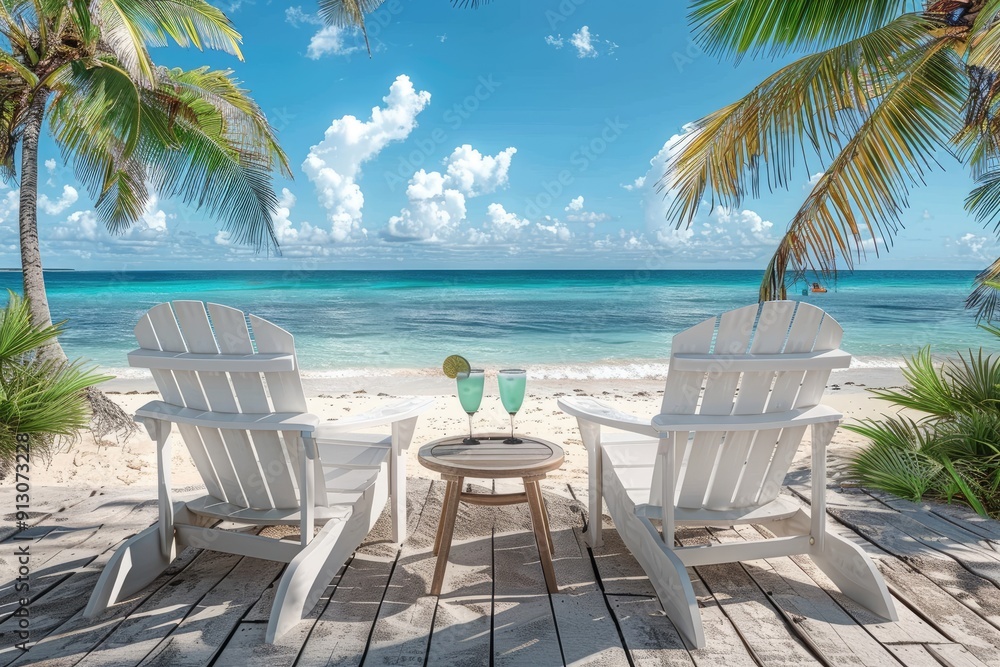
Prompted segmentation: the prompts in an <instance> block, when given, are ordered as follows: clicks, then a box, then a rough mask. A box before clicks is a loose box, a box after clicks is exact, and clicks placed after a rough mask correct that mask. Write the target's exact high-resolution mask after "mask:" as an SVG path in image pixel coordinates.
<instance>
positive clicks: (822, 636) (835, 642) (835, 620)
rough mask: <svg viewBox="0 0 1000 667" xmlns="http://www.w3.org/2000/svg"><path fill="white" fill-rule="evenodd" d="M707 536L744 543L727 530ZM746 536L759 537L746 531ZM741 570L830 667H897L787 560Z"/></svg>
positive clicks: (763, 562)
mask: <svg viewBox="0 0 1000 667" xmlns="http://www.w3.org/2000/svg"><path fill="white" fill-rule="evenodd" d="M712 534H713V536H714V537H715V538H716V539H718V541H719V542H721V543H722V544H731V543H736V542H742V541H744V540H745V536H744V535H741V534H740V533H737V532H736V531H734V530H732V529H726V530H712ZM754 535H755V537H754ZM746 537H750V538H751V539H752V540H753V541H759V540H762V539H763V537H762V536H761V535H760V534H759V533H747V534H746ZM742 567H743V568H744V569H745V571H746V572H747V573H748V574H749V575H750V577H751V578H753V579H754V581H756V582H757V583H758V584H759V585H760V586H761V588H763V589H764V590H765V591H768V593H769V594H770V595H769V597H770V598H771V601H772V602H773V603H774V604H775V605H776V606H777V607H778V608H779V609H780V610H781V612H782V614H783V615H784V616H785V617H786V618H787V619H789V620H790V621H791V624H792V626H793V628H794V632H795V633H797V634H801V636H802V637H803V638H804V639H806V640H807V641H808V643H809V644H810V645H811V646H812V647H813V648H814V650H815V651H817V652H818V653H820V654H821V655H823V656H824V657H825V658H826V659H827V660H829V661H830V662H831V663H833V664H837V665H869V666H878V667H882V666H885V667H898V664H899V663H898V661H897V660H896V659H895V657H894V656H893V655H892V654H891V653H889V652H888V651H887V650H886V649H885V648H884V647H883V646H882V645H881V644H879V642H878V641H877V640H876V639H875V638H874V637H872V636H871V635H870V634H869V633H868V632H867V631H866V630H865V628H864V627H862V626H860V625H858V624H857V623H856V622H855V621H854V619H853V618H852V617H851V616H850V615H849V614H848V613H847V612H846V611H844V609H843V608H841V607H840V605H838V604H837V603H836V601H835V600H833V598H831V597H830V596H829V595H827V593H826V591H824V590H823V589H821V588H820V587H818V586H816V584H815V582H813V581H812V579H810V578H809V576H808V575H806V574H805V573H804V572H803V571H802V570H801V568H799V567H798V565H796V564H795V562H794V561H792V560H791V559H790V558H768V559H760V560H751V561H746V562H744V563H742Z"/></svg>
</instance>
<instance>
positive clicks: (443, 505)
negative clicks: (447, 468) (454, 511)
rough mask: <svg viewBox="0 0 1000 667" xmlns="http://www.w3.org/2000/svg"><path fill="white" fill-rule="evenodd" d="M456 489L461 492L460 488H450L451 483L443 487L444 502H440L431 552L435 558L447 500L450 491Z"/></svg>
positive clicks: (441, 532) (449, 496)
mask: <svg viewBox="0 0 1000 667" xmlns="http://www.w3.org/2000/svg"><path fill="white" fill-rule="evenodd" d="M456 488H457V489H458V490H459V491H461V488H459V487H455V486H452V483H451V482H448V483H447V484H446V485H445V490H444V500H443V501H441V516H440V518H438V527H437V534H436V535H435V536H434V551H433V552H431V553H433V554H434V555H435V556H437V555H438V550H439V549H440V548H441V535H442V534H443V533H444V517H445V513H446V512H447V510H448V503H449V502H450V500H449V498H451V492H452V490H453V489H456Z"/></svg>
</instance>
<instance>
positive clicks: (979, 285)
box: [965, 177, 1000, 321]
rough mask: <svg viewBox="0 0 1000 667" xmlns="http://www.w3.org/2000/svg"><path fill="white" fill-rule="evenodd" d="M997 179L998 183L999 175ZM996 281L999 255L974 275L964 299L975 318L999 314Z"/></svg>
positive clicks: (983, 318) (999, 303) (999, 267)
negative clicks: (968, 292) (973, 312)
mask: <svg viewBox="0 0 1000 667" xmlns="http://www.w3.org/2000/svg"><path fill="white" fill-rule="evenodd" d="M997 181H998V184H1000V177H998V179H997ZM998 191H1000V185H998ZM998 281H1000V257H998V258H997V259H996V260H994V261H993V263H992V264H990V265H989V266H988V267H986V268H985V269H983V270H982V271H980V272H979V274H977V275H976V278H975V280H973V290H972V293H971V294H969V296H968V297H967V298H966V299H965V307H966V308H969V309H975V311H976V319H978V320H987V321H989V320H993V319H996V318H997V317H998V316H1000V290H998V289H997V287H996V283H997V282H998Z"/></svg>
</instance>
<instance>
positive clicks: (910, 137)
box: [760, 37, 966, 300]
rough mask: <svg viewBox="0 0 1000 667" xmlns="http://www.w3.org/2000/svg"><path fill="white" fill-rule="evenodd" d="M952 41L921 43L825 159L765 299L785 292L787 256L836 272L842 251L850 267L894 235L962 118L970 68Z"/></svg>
mask: <svg viewBox="0 0 1000 667" xmlns="http://www.w3.org/2000/svg"><path fill="white" fill-rule="evenodd" d="M952 46H953V40H952V38H950V37H942V38H937V39H935V40H934V41H933V42H932V43H931V44H928V45H927V46H926V47H924V48H922V49H921V50H920V52H919V58H918V59H917V60H916V61H913V62H912V63H910V64H908V65H907V66H906V67H905V70H904V71H905V72H906V75H905V76H902V77H901V78H900V79H899V80H898V81H896V82H895V83H894V84H892V86H891V88H890V89H889V91H888V92H887V93H886V94H885V96H884V97H883V98H882V99H881V101H880V102H879V103H878V105H877V106H875V108H874V109H873V110H872V112H871V114H870V115H869V116H868V117H867V118H865V119H864V122H863V123H862V124H861V125H860V126H859V127H858V129H857V131H856V132H855V133H853V135H852V136H851V137H850V139H849V140H848V141H847V143H846V144H845V145H844V147H843V149H842V150H841V151H840V153H839V154H838V155H837V156H836V157H835V158H834V159H833V161H832V162H831V163H830V165H829V167H827V169H826V171H825V172H824V173H823V175H822V176H821V177H820V178H819V180H818V181H817V183H816V184H815V185H814V186H813V188H812V190H811V191H810V192H809V195H808V196H807V198H806V201H805V202H804V203H803V205H802V207H801V208H800V209H799V210H798V212H797V213H796V214H795V217H794V218H793V219H792V221H791V223H790V224H789V226H788V229H787V231H786V232H785V236H784V237H783V238H782V240H781V242H780V244H779V248H778V250H777V251H776V252H775V255H774V256H773V257H772V261H771V264H770V265H769V268H768V273H767V275H765V276H764V278H763V280H762V281H761V291H760V297H761V299H762V300H770V299H774V298H783V296H784V293H785V291H784V290H785V284H786V282H785V272H786V271H787V268H788V266H789V264H791V266H792V267H793V268H795V269H796V270H798V271H801V270H802V269H804V268H809V269H811V270H813V271H815V272H817V273H819V274H822V275H832V274H833V273H835V272H836V264H835V262H836V259H837V257H838V256H839V257H841V258H843V260H844V262H845V264H846V266H847V268H853V263H854V256H857V257H858V259H860V258H862V257H864V256H865V254H866V250H865V243H866V242H870V243H871V244H872V249H873V250H874V251H875V253H876V254H878V252H879V250H878V249H879V246H882V247H886V246H887V244H888V243H890V242H891V240H892V238H893V236H894V235H895V234H896V233H897V232H898V230H899V216H900V214H901V212H902V211H903V210H904V209H905V208H906V206H907V197H908V194H909V189H910V188H911V187H913V186H915V185H920V184H922V183H924V176H925V174H926V172H927V171H928V170H930V169H932V168H933V167H934V166H936V165H937V161H936V154H937V152H938V151H947V150H948V147H949V142H950V140H951V138H952V137H953V136H955V134H956V133H957V132H958V130H959V129H960V128H961V126H962V117H961V109H962V105H963V101H964V99H965V89H966V86H965V81H966V75H965V67H964V65H963V64H962V62H961V61H960V60H959V59H958V58H957V56H956V55H955V53H954V51H953V50H952V48H951V47H952ZM776 290H777V291H776Z"/></svg>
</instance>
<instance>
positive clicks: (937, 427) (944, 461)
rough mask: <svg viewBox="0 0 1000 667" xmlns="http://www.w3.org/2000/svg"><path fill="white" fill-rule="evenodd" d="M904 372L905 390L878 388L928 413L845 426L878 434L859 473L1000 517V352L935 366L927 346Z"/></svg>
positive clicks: (894, 488)
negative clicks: (995, 355)
mask: <svg viewBox="0 0 1000 667" xmlns="http://www.w3.org/2000/svg"><path fill="white" fill-rule="evenodd" d="M996 333H997V334H998V335H1000V330H997V331H996ZM903 376H904V377H905V378H906V381H907V385H908V386H907V387H906V388H904V389H901V390H899V391H891V390H887V389H875V390H871V391H872V393H873V394H875V396H876V397H878V398H879V399H881V400H884V401H888V402H889V403H891V404H892V405H894V406H896V407H898V408H909V409H910V410H914V411H916V412H919V413H922V414H921V416H920V417H919V419H910V418H907V417H903V416H901V415H895V416H883V419H881V420H877V419H865V420H861V421H860V422H859V423H857V424H853V425H848V426H845V428H846V429H848V430H850V431H853V432H854V433H857V434H859V435H862V436H864V437H866V438H868V439H869V440H870V441H871V444H870V445H869V446H868V447H866V448H864V449H862V450H861V451H859V452H858V453H857V454H856V455H855V456H854V457H853V458H852V460H851V462H850V468H849V469H850V472H851V474H852V476H853V477H854V478H855V479H856V480H857V481H859V482H860V483H862V484H864V485H865V486H869V487H872V488H876V489H881V490H883V491H888V492H889V493H893V494H895V495H898V496H900V497H902V498H906V499H907V500H914V501H915V500H920V499H922V498H925V497H930V498H935V499H939V500H944V501H946V502H952V501H956V500H957V501H961V502H965V503H967V504H969V505H970V506H972V508H973V509H975V510H976V511H977V512H978V513H979V514H982V515H984V516H986V515H993V516H1000V495H998V493H997V491H998V488H1000V358H996V357H993V356H992V355H985V356H984V354H983V351H982V350H981V349H980V350H979V351H978V352H973V351H972V350H970V351H969V353H968V355H967V356H966V355H962V354H959V355H958V358H957V359H953V360H948V361H945V362H943V363H942V364H941V365H940V366H935V365H934V361H933V359H932V358H931V352H930V348H929V347H925V348H923V349H922V350H920V351H919V352H918V353H917V354H916V355H914V356H913V357H911V358H909V359H907V360H906V363H905V365H904V368H903Z"/></svg>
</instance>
